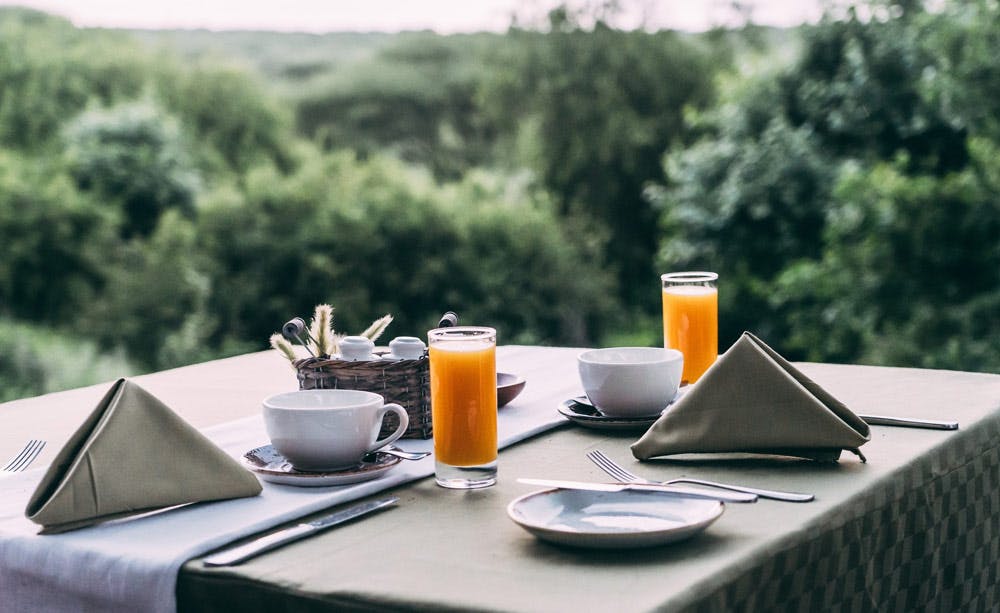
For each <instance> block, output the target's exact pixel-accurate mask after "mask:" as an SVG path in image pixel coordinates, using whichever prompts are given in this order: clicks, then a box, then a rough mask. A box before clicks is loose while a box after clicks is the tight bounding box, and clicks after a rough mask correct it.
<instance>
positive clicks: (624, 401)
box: [577, 347, 684, 417]
mask: <svg viewBox="0 0 1000 613" xmlns="http://www.w3.org/2000/svg"><path fill="white" fill-rule="evenodd" d="M577 365H578V367H579V371H580V381H581V382H582V383H583V389H584V391H585V392H586V393H587V397H588V398H590V401H591V402H592V403H594V406H595V407H597V409H598V410H599V411H600V412H601V413H603V414H605V415H608V416H610V417H642V416H647V415H655V414H658V413H660V412H662V411H663V409H664V408H666V407H667V405H669V404H670V401H672V400H673V399H674V396H676V395H677V389H678V387H679V386H680V382H681V372H682V371H683V369H684V354H682V353H681V352H680V351H677V350H676V349H662V348H660V347H610V348H608V349H593V350H590V351H585V352H583V353H581V354H580V355H579V357H578V358H577Z"/></svg>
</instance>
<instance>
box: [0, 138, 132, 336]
mask: <svg viewBox="0 0 1000 613" xmlns="http://www.w3.org/2000/svg"><path fill="white" fill-rule="evenodd" d="M116 226H117V218H116V217H115V215H114V212H113V211H108V210H106V209H104V208H102V207H99V206H97V205H96V204H94V203H93V202H91V201H90V200H89V199H87V198H85V197H83V196H81V195H80V194H79V193H78V192H77V191H76V190H75V189H74V187H73V183H72V181H71V180H70V179H69V178H68V177H67V175H66V174H65V172H64V171H63V170H62V169H61V168H59V167H58V166H56V165H54V164H53V163H51V162H50V163H45V162H40V161H37V160H31V159H25V158H22V157H21V156H19V155H18V154H16V153H13V154H12V153H5V152H3V151H0V246H2V247H0V249H2V251H0V253H2V257H0V315H6V316H13V317H17V318H21V319H24V320H31V321H41V322H48V323H53V324H61V323H65V322H66V320H67V319H68V318H70V317H72V316H73V314H74V313H75V311H76V309H77V307H78V305H79V304H83V303H86V302H87V301H88V300H90V299H92V298H93V296H94V295H95V293H96V292H97V291H99V289H100V287H101V285H102V283H103V278H104V274H105V260H104V258H105V254H106V253H107V252H108V250H110V249H111V248H112V247H113V245H114V244H115V238H114V234H115V228H116Z"/></svg>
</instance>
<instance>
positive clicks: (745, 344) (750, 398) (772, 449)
mask: <svg viewBox="0 0 1000 613" xmlns="http://www.w3.org/2000/svg"><path fill="white" fill-rule="evenodd" d="M869 438H870V437H869V430H868V424H866V423H865V422H864V421H862V420H861V418H859V417H858V416H857V415H855V414H854V413H852V412H851V411H850V409H848V408H847V407H845V406H844V405H843V404H841V403H840V402H839V401H838V400H837V399H835V398H834V397H833V396H831V395H830V394H828V393H827V392H826V391H824V390H823V389H822V388H821V387H820V386H818V385H816V384H815V383H813V382H812V381H811V380H810V379H809V378H808V377H806V376H805V375H803V374H802V373H801V372H799V371H798V370H797V369H796V368H795V367H794V366H792V365H791V364H790V363H789V362H788V361H787V360H785V359H784V358H782V357H781V356H780V355H778V353H777V352H776V351H774V350H773V349H771V348H770V347H768V346H767V344H765V343H764V342H763V341H761V340H760V339H759V338H757V337H756V336H754V335H753V334H750V333H749V332H744V333H743V336H741V337H740V339H739V340H737V341H736V343H734V344H733V346H732V347H730V348H729V350H728V351H727V352H726V353H724V354H722V355H721V356H720V357H719V359H718V360H717V361H716V363H715V364H713V365H712V367H711V368H709V369H708V370H707V371H706V372H705V374H704V375H702V378H701V379H699V380H698V382H697V383H696V384H694V385H693V386H691V388H690V390H688V391H687V393H686V394H684V395H683V396H682V397H681V399H680V400H678V401H677V403H676V404H675V405H674V406H673V407H671V408H670V409H669V410H668V411H667V412H666V413H664V414H663V415H662V416H661V417H660V418H659V419H658V420H657V421H656V423H654V424H653V425H652V426H651V427H650V429H649V430H648V431H647V432H646V434H644V435H643V436H642V438H641V439H639V440H638V441H637V442H636V443H635V444H633V445H632V454H633V455H634V456H635V457H636V458H638V459H640V460H647V459H649V458H652V457H656V456H664V455H672V454H680V453H725V452H750V453H762V454H774V455H789V456H797V457H804V458H809V459H814V460H826V461H836V460H837V459H839V458H840V453H841V451H842V450H844V449H846V450H848V451H851V452H854V453H856V454H857V455H858V456H859V457H860V458H861V459H862V461H864V460H865V458H864V456H863V455H862V454H861V451H860V450H859V449H858V448H859V447H860V446H861V445H863V444H865V443H866V442H868V440H869Z"/></svg>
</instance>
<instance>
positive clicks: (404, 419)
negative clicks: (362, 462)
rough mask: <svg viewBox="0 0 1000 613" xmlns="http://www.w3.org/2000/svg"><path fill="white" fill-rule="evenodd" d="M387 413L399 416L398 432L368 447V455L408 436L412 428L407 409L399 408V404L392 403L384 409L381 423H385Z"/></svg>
mask: <svg viewBox="0 0 1000 613" xmlns="http://www.w3.org/2000/svg"><path fill="white" fill-rule="evenodd" d="M386 413H395V414H396V415H398V416H399V426H398V427H397V428H396V431H395V432H393V433H392V434H390V435H389V436H387V437H385V438H380V439H378V440H377V441H375V442H374V443H372V444H371V445H369V446H368V450H367V451H366V453H371V452H372V451H377V450H379V449H381V448H383V447H385V446H386V445H388V444H389V443H392V442H395V441H396V439H398V438H399V437H401V436H403V435H404V434H406V429H407V428H408V427H410V416H409V415H408V414H407V413H406V409H404V408H403V407H401V406H399V405H398V404H396V403H394V402H391V403H389V404H386V405H384V406H383V407H382V416H381V417H380V418H379V423H382V422H383V421H385V414H386Z"/></svg>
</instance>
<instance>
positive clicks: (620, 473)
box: [587, 449, 814, 502]
mask: <svg viewBox="0 0 1000 613" xmlns="http://www.w3.org/2000/svg"><path fill="white" fill-rule="evenodd" d="M587 457H588V458H590V461H591V462H593V463H594V464H597V466H598V468H600V469H601V470H603V471H604V472H606V473H608V474H609V475H611V476H612V477H614V478H615V479H617V480H618V481H620V482H622V483H653V484H660V485H671V484H674V483H691V484H694V485H705V486H708V487H717V488H720V489H724V490H732V491H734V492H745V493H747V494H757V495H758V496H760V497H761V498H770V499H772V500H783V501H785V502H809V501H810V500H812V499H813V498H814V497H813V495H812V494H799V493H796V492H780V491H775V490H762V489H758V488H755V487H744V486H741V485H731V484H729V483H719V482H717V481H705V480H704V479H691V478H687V477H680V478H677V479H670V480H669V481H651V480H649V479H643V478H642V477H640V476H639V475H636V474H633V473H630V472H629V471H627V470H625V469H624V468H622V467H621V466H619V465H618V464H615V462H614V461H613V460H612V459H611V458H609V457H608V456H606V455H604V453H603V452H601V451H600V450H599V449H595V450H594V451H590V452H588V453H587Z"/></svg>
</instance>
